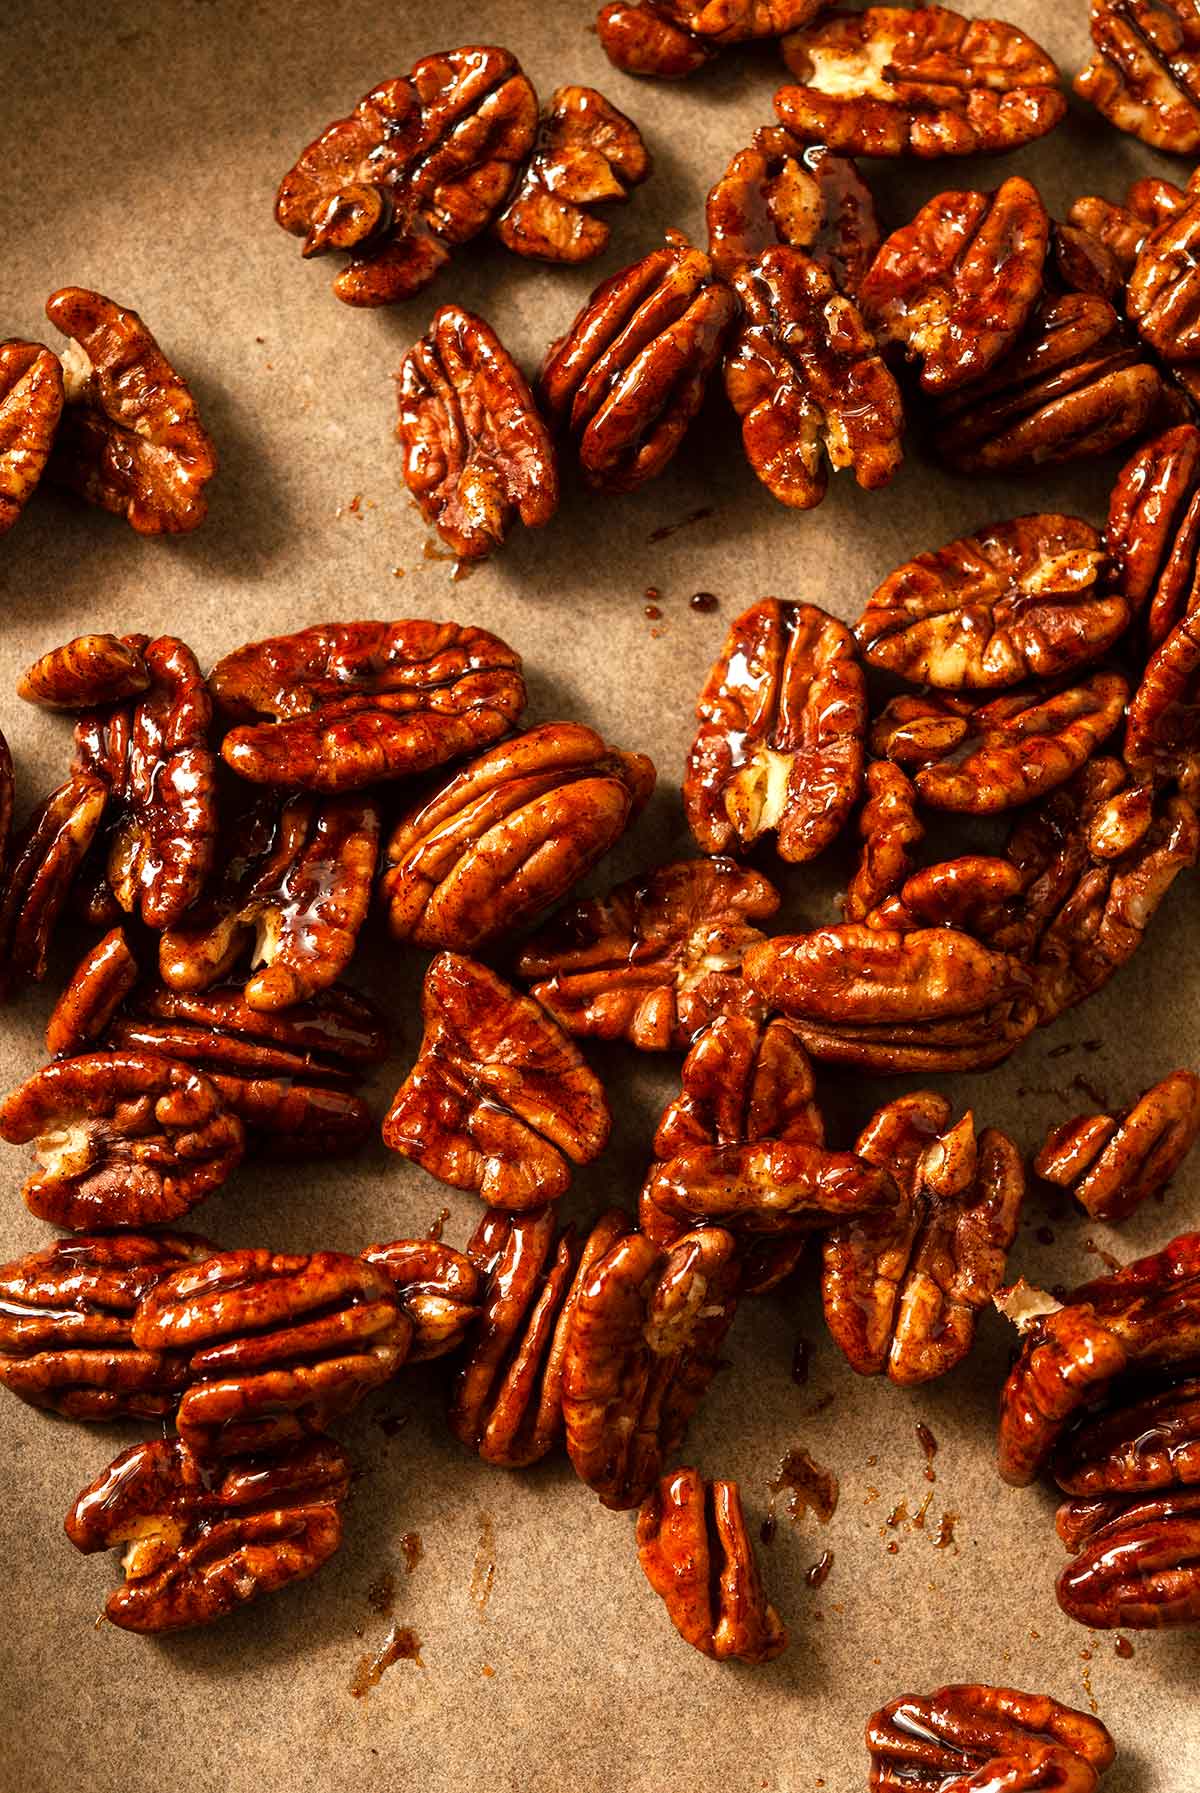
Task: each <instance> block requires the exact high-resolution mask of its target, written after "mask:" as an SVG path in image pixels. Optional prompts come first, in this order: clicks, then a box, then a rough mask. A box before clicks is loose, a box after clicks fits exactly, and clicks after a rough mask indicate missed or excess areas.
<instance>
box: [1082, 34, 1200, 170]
mask: <svg viewBox="0 0 1200 1793" xmlns="http://www.w3.org/2000/svg"><path fill="white" fill-rule="evenodd" d="M1090 13H1091V28H1092V45H1093V51H1092V59H1091V61H1090V62H1089V63H1088V65H1087V67H1086V68H1085V69H1083V70H1082V71H1081V73H1080V74H1078V75H1077V76H1076V77H1075V91H1076V93H1077V94H1079V96H1080V98H1081V99H1085V100H1090V101H1091V103H1092V105H1093V106H1095V108H1096V110H1097V111H1098V112H1100V113H1102V114H1103V116H1104V117H1105V118H1106V119H1107V120H1108V122H1109V123H1110V124H1113V125H1116V127H1117V129H1118V130H1119V131H1129V132H1130V133H1131V134H1132V135H1133V136H1135V137H1140V138H1141V140H1142V142H1143V143H1149V144H1151V145H1152V146H1153V147H1154V148H1155V149H1164V150H1169V151H1170V152H1171V153H1172V154H1173V155H1177V156H1188V155H1195V154H1196V152H1197V151H1198V150H1200V26H1198V25H1197V21H1196V15H1195V12H1194V10H1193V9H1192V8H1191V7H1190V6H1189V5H1187V3H1186V0H1091V7H1090Z"/></svg>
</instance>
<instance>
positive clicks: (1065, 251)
mask: <svg viewBox="0 0 1200 1793" xmlns="http://www.w3.org/2000/svg"><path fill="white" fill-rule="evenodd" d="M1050 254H1051V257H1052V258H1053V259H1052V262H1050V261H1048V262H1047V264H1046V271H1047V275H1048V276H1049V277H1050V278H1052V280H1053V284H1054V285H1055V286H1060V287H1062V288H1063V289H1064V291H1066V292H1068V293H1089V294H1091V295H1092V296H1093V297H1095V298H1100V299H1110V300H1112V302H1113V303H1114V304H1116V303H1117V302H1118V301H1119V300H1120V298H1121V296H1122V294H1123V293H1124V290H1125V276H1124V274H1123V273H1122V271H1121V266H1120V263H1119V262H1118V260H1117V258H1116V255H1115V254H1114V252H1113V250H1112V249H1111V248H1110V247H1109V245H1108V244H1107V243H1106V242H1105V240H1104V238H1103V236H1097V235H1095V234H1094V233H1093V232H1092V231H1090V230H1088V229H1087V228H1086V227H1085V226H1083V225H1081V224H1069V223H1064V222H1063V220H1062V219H1061V218H1052V219H1051V221H1050Z"/></svg>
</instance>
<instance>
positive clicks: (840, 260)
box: [705, 125, 879, 294]
mask: <svg viewBox="0 0 1200 1793" xmlns="http://www.w3.org/2000/svg"><path fill="white" fill-rule="evenodd" d="M705 218H706V221H707V224H708V252H709V254H710V255H711V257H712V259H713V264H714V266H715V267H716V269H717V271H718V273H720V274H723V275H724V276H725V278H726V279H727V280H731V279H732V278H733V276H734V275H735V274H736V273H737V272H738V270H739V269H740V268H743V267H745V265H746V263H747V262H754V261H757V260H758V257H759V256H760V255H761V254H762V252H763V251H764V249H770V248H773V247H774V245H775V244H776V243H786V244H789V245H790V246H791V247H792V248H793V249H803V250H804V252H805V254H806V255H807V256H809V257H810V259H811V260H812V261H814V262H816V264H817V266H818V267H819V268H823V269H824V270H825V272H826V273H827V274H828V275H829V276H830V278H831V279H832V280H833V283H834V285H835V286H836V287H837V288H838V290H839V292H843V293H851V294H853V293H855V292H857V291H858V288H859V286H860V285H861V283H862V279H863V276H864V274H865V273H866V271H867V269H868V268H869V267H870V265H871V262H872V261H873V260H874V257H875V251H876V250H877V249H878V247H879V225H878V223H877V221H876V218H875V205H874V201H873V200H872V198H871V190H870V188H869V187H868V186H867V184H866V182H865V181H864V180H863V179H862V177H861V176H860V175H859V172H858V170H857V168H856V167H855V166H854V163H853V162H851V161H850V160H848V158H847V157H845V156H835V155H834V154H833V152H832V151H831V150H827V149H825V148H823V147H822V146H821V145H820V144H817V145H809V146H808V147H805V145H804V144H802V143H798V142H797V140H796V139H795V138H794V137H793V136H792V135H791V133H790V132H789V131H785V130H784V129H783V127H782V125H764V126H762V128H761V129H759V130H757V131H755V133H754V140H753V142H752V143H751V144H750V146H749V148H747V149H743V150H739V151H738V153H737V155H736V156H734V158H733V160H732V162H730V164H729V167H728V168H727V169H726V170H725V173H724V174H723V175H722V176H721V179H720V180H719V181H718V182H717V184H716V186H715V187H713V188H712V190H711V191H710V193H709V195H708V199H707V201H706V203H705Z"/></svg>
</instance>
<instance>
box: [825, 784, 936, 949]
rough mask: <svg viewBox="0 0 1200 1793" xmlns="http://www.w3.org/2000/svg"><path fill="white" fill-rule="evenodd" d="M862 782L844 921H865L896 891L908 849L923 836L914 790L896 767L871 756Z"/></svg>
mask: <svg viewBox="0 0 1200 1793" xmlns="http://www.w3.org/2000/svg"><path fill="white" fill-rule="evenodd" d="M865 784H866V800H865V802H864V803H863V806H862V809H861V810H860V812H859V818H858V834H859V840H860V842H861V846H860V848H859V857H858V864H857V866H856V868H855V871H854V876H853V877H852V878H851V880H850V886H849V889H848V890H847V891H846V895H845V897H844V898H843V899H842V917H843V919H844V920H845V921H863V920H865V919H866V917H867V916H868V915H869V914H870V913H871V911H872V910H874V909H877V908H878V906H879V904H880V903H882V902H883V900H884V898H885V897H889V896H891V895H892V894H893V892H895V891H897V890H899V888H900V886H901V885H902V884H903V882H904V880H905V878H907V876H908V874H909V873H910V872H911V870H912V858H911V855H910V854H909V851H908V849H909V848H910V847H914V846H917V845H919V844H920V842H921V841H922V840H923V839H924V837H925V825H924V823H923V822H922V821H921V819H920V817H919V816H918V815H917V794H916V791H915V790H914V789H913V787H912V784H911V782H910V781H909V779H908V777H907V776H906V774H905V773H904V772H902V771H901V770H900V767H899V766H893V765H892V764H891V762H890V761H889V760H872V761H871V762H870V764H869V765H868V767H867V772H866V780H865Z"/></svg>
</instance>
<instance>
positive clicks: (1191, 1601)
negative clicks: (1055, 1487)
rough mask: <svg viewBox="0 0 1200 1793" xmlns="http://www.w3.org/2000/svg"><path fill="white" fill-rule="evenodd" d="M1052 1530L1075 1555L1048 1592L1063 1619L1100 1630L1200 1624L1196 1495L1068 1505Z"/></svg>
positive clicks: (1171, 1493) (1176, 1492) (1199, 1498)
mask: <svg viewBox="0 0 1200 1793" xmlns="http://www.w3.org/2000/svg"><path fill="white" fill-rule="evenodd" d="M1080 1521H1081V1522H1080ZM1058 1527H1059V1533H1060V1535H1061V1536H1062V1537H1063V1539H1064V1542H1066V1543H1067V1544H1068V1547H1069V1548H1070V1549H1071V1550H1073V1551H1077V1552H1078V1554H1077V1555H1076V1556H1075V1558H1074V1561H1072V1562H1070V1563H1068V1564H1067V1566H1066V1568H1065V1569H1063V1571H1062V1573H1061V1574H1060V1575H1059V1578H1058V1581H1057V1584H1056V1586H1055V1590H1054V1591H1055V1595H1056V1597H1057V1599H1058V1604H1059V1605H1060V1606H1061V1607H1062V1610H1063V1611H1064V1612H1065V1613H1066V1615H1067V1617H1068V1618H1071V1619H1075V1620H1077V1621H1078V1623H1079V1624H1081V1625H1091V1626H1093V1627H1095V1628H1098V1629H1101V1630H1106V1629H1110V1628H1115V1627H1120V1628H1121V1629H1122V1630H1139V1631H1140V1630H1159V1629H1161V1628H1162V1627H1164V1626H1168V1625H1196V1624H1200V1489H1182V1488H1171V1489H1168V1490H1167V1491H1166V1492H1164V1493H1162V1494H1150V1495H1146V1496H1143V1497H1141V1498H1138V1499H1133V1500H1128V1501H1126V1500H1122V1499H1120V1498H1118V1499H1111V1500H1101V1501H1071V1502H1069V1503H1068V1504H1067V1505H1066V1506H1065V1507H1061V1508H1060V1509H1059V1515H1058Z"/></svg>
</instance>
